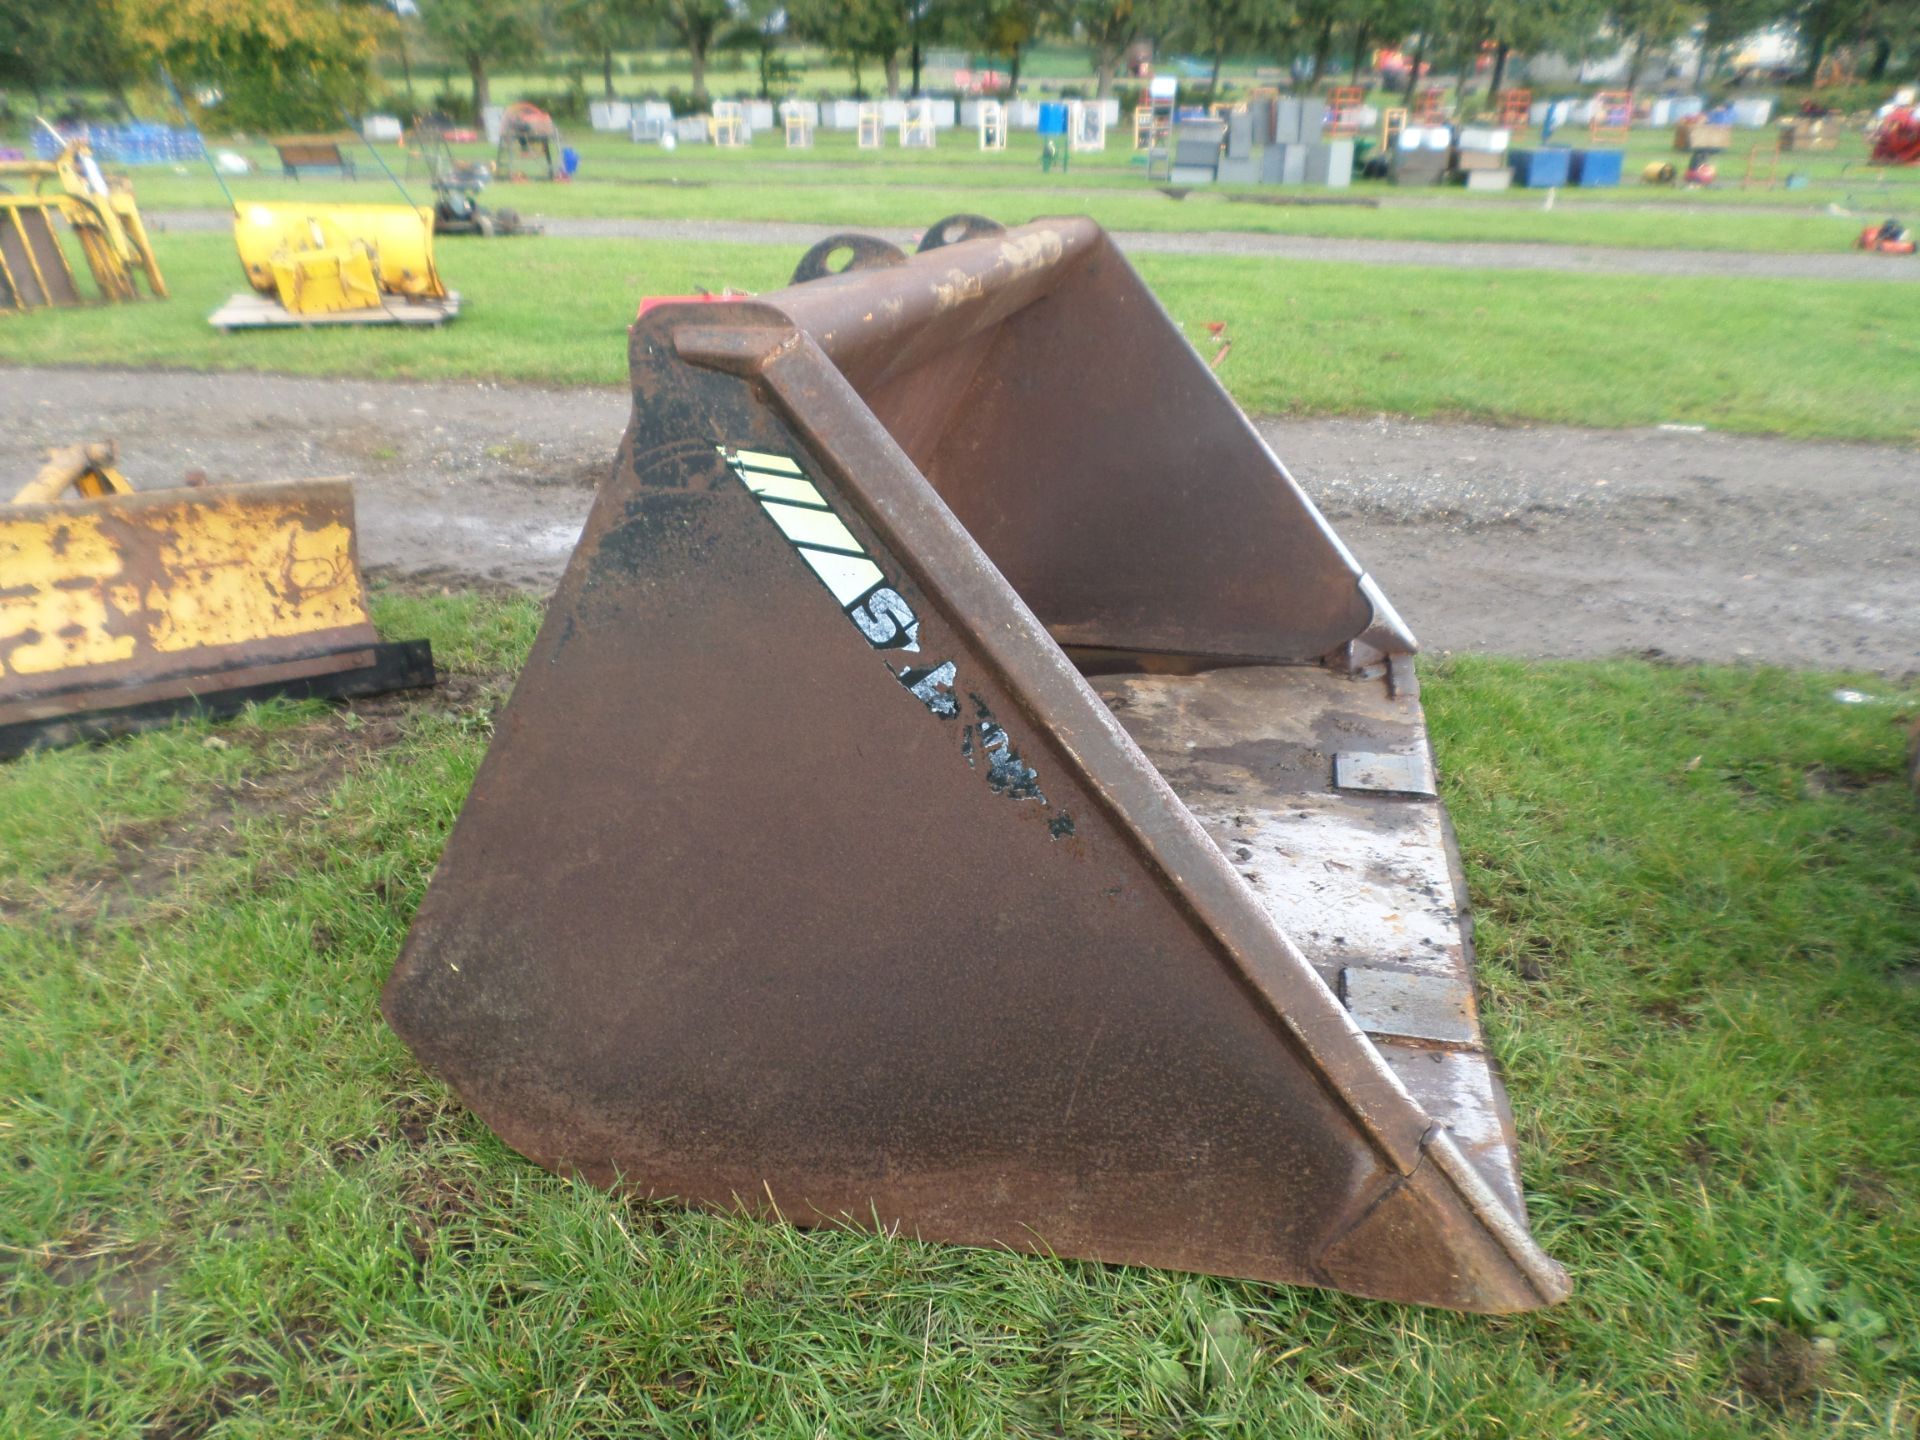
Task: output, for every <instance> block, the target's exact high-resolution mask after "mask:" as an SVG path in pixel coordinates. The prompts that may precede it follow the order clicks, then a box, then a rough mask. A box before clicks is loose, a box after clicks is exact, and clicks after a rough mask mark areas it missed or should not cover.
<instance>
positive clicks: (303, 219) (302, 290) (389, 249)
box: [233, 201, 447, 315]
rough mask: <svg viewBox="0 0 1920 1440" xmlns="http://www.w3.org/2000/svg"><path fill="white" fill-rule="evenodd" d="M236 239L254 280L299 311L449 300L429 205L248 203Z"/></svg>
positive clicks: (236, 224)
mask: <svg viewBox="0 0 1920 1440" xmlns="http://www.w3.org/2000/svg"><path fill="white" fill-rule="evenodd" d="M233 238H234V244H235V246H236V247H237V248H238V250H239V252H240V264H241V266H242V267H243V268H244V269H245V270H246V272H247V283H248V284H249V285H251V286H253V288H254V289H255V290H257V291H259V292H260V293H261V294H262V295H272V296H275V297H276V298H278V300H279V301H280V303H281V304H282V305H283V306H285V307H286V308H287V310H288V311H289V312H291V313H292V314H295V315H311V314H326V313H330V312H335V311H341V310H359V309H373V308H377V307H378V306H379V305H380V304H381V299H382V297H383V296H388V295H392V296H399V297H403V298H406V299H411V300H439V299H445V298H446V294H447V290H446V287H445V286H444V285H442V284H441V283H440V275H439V272H438V271H437V270H435V269H434V264H433V211H432V210H431V209H428V208H425V207H415V206H411V205H325V204H304V203H300V202H297V201H289V202H281V203H275V204H264V203H250V202H249V203H242V204H239V205H236V206H235V207H234V212H233Z"/></svg>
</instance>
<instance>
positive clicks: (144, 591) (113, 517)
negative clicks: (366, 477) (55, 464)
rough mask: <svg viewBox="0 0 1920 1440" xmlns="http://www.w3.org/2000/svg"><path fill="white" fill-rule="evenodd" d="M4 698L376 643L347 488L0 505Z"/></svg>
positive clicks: (325, 484) (339, 483)
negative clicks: (355, 543)
mask: <svg viewBox="0 0 1920 1440" xmlns="http://www.w3.org/2000/svg"><path fill="white" fill-rule="evenodd" d="M0 576H4V577H5V583H4V584H3V585H0V701H5V700H9V699H17V698H23V697H26V696H29V695H32V694H36V693H41V692H44V691H46V690H49V689H55V688H65V687H68V686H71V685H73V684H76V683H81V682H87V683H96V682H97V683H100V684H132V683H137V682H139V681H141V680H148V679H158V678H164V677H166V676H169V675H172V674H177V673H182V672H184V671H187V670H195V671H201V670H206V669H208V668H210V667H217V666H223V665H232V664H246V663H265V662H272V661H279V660H290V659H297V658H301V657H304V656H307V655H312V654H317V653H320V652H322V651H327V650H334V649H338V648H339V647H341V646H343V645H353V644H365V643H371V642H372V641H373V640H374V638H375V636H374V630H373V624H372V620H371V618H370V616H369V615H368V612H367V600H366V592H365V588H364V586H363V585H362V582H361V579H360V572H359V566H358V563H357V558H356V555H355V549H354V531H353V492H352V489H351V487H350V486H349V485H348V484H347V482H345V481H343V480H321V481H274V482H267V483H261V484H250V485H231V486H219V487H212V488H206V489H177V490H160V491H149V492H146V493H142V494H136V495H119V496H105V497H101V498H98V499H85V500H81V499H74V500H64V501H56V502H51V503H46V504H36V505H23V506H13V507H0Z"/></svg>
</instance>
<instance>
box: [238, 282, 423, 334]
mask: <svg viewBox="0 0 1920 1440" xmlns="http://www.w3.org/2000/svg"><path fill="white" fill-rule="evenodd" d="M459 313H460V292H459V291H457V290H455V291H451V292H449V293H448V295H447V298H446V299H444V300H402V299H398V298H390V299H388V300H387V301H386V302H385V303H384V304H383V305H382V306H381V307H380V308H379V309H376V310H334V311H330V312H328V313H326V314H322V315H296V314H294V313H293V312H292V311H291V310H289V309H287V307H286V306H284V305H282V304H281V303H280V302H279V301H278V300H275V299H273V298H272V297H271V296H267V295H261V294H258V293H256V292H254V291H252V290H248V291H244V292H243V293H241V294H239V295H235V296H233V297H232V298H231V299H229V300H228V301H227V303H226V304H224V305H222V306H221V307H220V308H219V309H218V310H216V311H214V312H213V314H211V315H209V316H208V317H207V323H208V324H209V325H211V326H213V328H214V329H216V330H219V331H222V332H229V333H230V332H232V331H234V330H269V329H280V328H284V327H287V326H293V327H296V328H299V329H309V328H312V327H315V326H320V325H421V326H428V327H432V326H435V325H444V324H446V323H447V321H449V320H451V319H453V317H454V316H456V315H458V314H459Z"/></svg>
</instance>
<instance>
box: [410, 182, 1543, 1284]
mask: <svg viewBox="0 0 1920 1440" xmlns="http://www.w3.org/2000/svg"><path fill="white" fill-rule="evenodd" d="M847 254H850V255H851V256H852V257H853V258H852V260H851V261H850V262H849V263H848V265H847V267H846V268H845V269H844V270H842V271H841V272H839V273H834V270H833V261H834V259H835V257H836V255H847ZM801 276H802V279H803V283H798V284H795V285H793V286H792V287H791V288H789V289H786V290H782V291H780V292H778V293H776V294H771V295H764V296H761V297H759V298H757V299H739V300H733V301H726V302H722V303H686V302H667V303H662V304H657V305H650V306H648V307H647V308H645V309H644V310H643V311H642V314H641V317H640V319H639V320H638V321H637V322H636V323H635V325H634V326H633V329H632V336H631V362H632V375H633V396H634V405H633V415H632V420H631V422H630V424H629V427H628V430H627V433H626V437H625V439H624V441H623V442H622V444H621V447H620V451H619V454H618V456H617V458H616V460H615V461H614V465H613V469H612V473H611V474H610V475H609V477H608V478H607V480H606V482H605V483H604V484H603V485H602V487H601V489H600V491H599V494H598V496H597V498H596V500H595V502H594V506H593V510H592V513H591V516H590V518H589V520H588V522H587V525H586V528H585V531H584V533H583V535H582V537H581V540H580V544H579V547H578V549H577V550H576V551H575V553H574V555H573V558H572V561H571V563H570V564H569V566H568V569H567V572H566V575H565V578H564V579H563V580H562V582H561V584H560V587H559V590H558V593H557V594H556V595H555V597H554V599H553V602H552V605H551V607H550V609H549V611H548V614H547V617H546V621H545V624H544V626H543V628H542V630H541V633H540V636H539V638H538V640H537V642H536V643H535V645H534V647H533V651H532V653H531V656H530V658H529V660H528V662H527V665H526V669H525V670H524V672H523V673H522V675H521V678H520V681H519V684H518V686H517V688H516V689H515V692H514V694H513V697H512V699H511V701H510V703H509V704H508V705H507V707H506V710H505V712H504V713H503V714H502V715H501V717H500V719H499V721H498V724H497V727H496V730H495V735H494V739H493V743H492V746H491V749H490V751H489V753H488V755H487V757H486V760H485V762H484V764H483V766H482V767H481V770H480V772H479V774H478V776H477V778H476V780H475V783H474V785H473V789H472V792H471V794H470V795H469V796H468V799H467V802H466V805H465V808H464V810H463V812H462V813H461V816H460V818H459V821H458V823H457V825H456V826H455V828H454V831H453V834H452V836H451V838H450V840H449V841H448V844H447V847H446V851H445V854H444V856H443V857H442V859H441V862H440V867H439V870H438V873H437V874H436V875H435V877H434V879H433V882H432V885H431V887H430V889H429V891H428V893H427V895H426V897H425V899H424V901H423V902H422V904H421V907H420V910H419V913H418V915H417V917H416V919H415V921H414V924H413V929H412V932H411V934H410V935H409V937H408V939H407V943H406V945H405V948H404V950H403V951H402V953H401V956H400V958H399V961H398V963H397V964H396V966H395V968H394V971H393V974H392V976H391V977H390V979H389V981H388V984H387V988H386V992H385V996H384V1002H383V1003H384V1009H385V1012H386V1015H387V1018H388V1020H389V1021H390V1022H391V1024H392V1025H393V1027H394V1028H395V1030H397V1031H398V1032H399V1034H400V1036H401V1037H402V1038H403V1039H404V1040H405V1041H406V1042H407V1044H408V1045H409V1046H411V1047H412V1049H413V1051H414V1052H415V1054H416V1055H417V1056H418V1057H419V1058H420V1059H421V1060H422V1061H424V1062H425V1063H426V1064H427V1065H428V1066H429V1067H431V1068H432V1069H433V1070H434V1071H436V1072H437V1073H438V1074H440V1075H441V1076H443V1077H444V1078H445V1079H446V1080H448V1081H449V1082H450V1083H451V1084H452V1085H453V1087H454V1088H455V1089H456V1090H457V1091H458V1092H459V1094H460V1095H461V1096H462V1097H463V1098H464V1099H465V1100H466V1102H467V1103H468V1104H470V1105H471V1106H472V1107H473V1109H474V1110H475V1111H476V1112H478V1114H479V1115H480V1116H481V1117H482V1118H483V1119H485V1120H486V1121H487V1123H488V1124H490V1125H491V1126H492V1127H493V1128H494V1129H495V1130H496V1131H497V1132H498V1133H499V1134H500V1135H501V1136H502V1137H503V1138H504V1139H505V1140H506V1141H507V1142H508V1143H509V1144H511V1145H512V1146H514V1147H515V1148H516V1149H518V1150H520V1151H521V1152H522V1153H524V1154H525V1155H527V1156H529V1157H531V1158H532V1159H534V1160H535V1161H537V1162H539V1163H540V1164H543V1165H546V1166H549V1167H551V1168H553V1169H555V1170H558V1171H562V1172H565V1173H570V1174H577V1175H581V1176H585V1177H587V1178H589V1179H591V1180H593V1181H595V1182H598V1183H603V1184H614V1183H618V1184H623V1185H626V1186H630V1187H633V1188H635V1189H637V1190H640V1191H642V1192H646V1193H650V1194H653V1195H656V1196H660V1197H677V1198H678V1199H681V1200H683V1201H687V1202H693V1203H698V1204H703V1205H709V1206H719V1207H726V1206H735V1205H738V1206H744V1207H748V1208H751V1209H754V1210H756V1211H761V1212H764V1213H767V1214H769V1215H772V1214H776V1213H777V1214H778V1215H780V1216H783V1217H785V1218H786V1219H787V1220H789V1221H798V1222H801V1223H807V1224H850V1225H855V1226H868V1225H875V1224H878V1225H882V1226H887V1227H898V1228H900V1229H901V1230H902V1231H904V1232H906V1233H910V1234H915V1235H918V1236H921V1237H923V1238H926V1239H933V1240H945V1241H956V1242H962V1243H967V1244H974V1245H989V1246H1010V1247H1013V1248H1015V1249H1020V1250H1031V1251H1040V1252H1050V1253H1053V1254H1058V1255H1063V1256H1076V1257H1086V1258H1092V1259H1097V1260H1104V1261H1117V1262H1129V1263H1140V1264H1148V1265H1156V1266H1165V1267H1170V1268H1174V1269H1180V1270H1192V1271H1206V1272H1214V1273H1219V1274H1225V1275H1235V1276H1244V1277H1251V1278H1254V1279H1259V1280H1267V1281H1284V1282H1291V1283H1302V1284H1312V1285H1322V1286H1330V1287H1333V1288H1337V1289H1342V1290H1348V1291H1353V1292H1356V1293H1359V1294H1363V1295H1370V1296H1379V1297H1384V1298H1388V1299H1394V1300H1403V1301H1412V1302H1417V1303H1421V1304H1427V1305H1438V1306H1447V1307H1452V1308H1457V1309H1462V1310H1476V1311H1491V1312H1501V1311H1517V1310H1526V1309H1529V1308H1532V1307H1535V1306H1539V1305H1543V1304H1548V1303H1551V1302H1553V1301H1556V1300H1558V1299H1560V1298H1561V1297H1562V1296H1563V1295H1565V1294H1566V1290H1567V1284H1566V1279H1565V1276H1564V1275H1563V1273H1562V1272H1561V1270H1560V1268H1559V1267H1558V1266H1557V1265H1555V1264H1554V1262H1553V1261H1552V1260H1550V1259H1549V1258H1547V1256H1546V1255H1545V1254H1544V1253H1543V1252H1542V1251H1541V1250H1540V1248H1539V1247H1538V1246H1537V1245H1536V1244H1535V1242H1534V1241H1533V1239H1532V1238H1531V1236H1530V1234H1529V1232H1528V1228H1527V1220H1526V1211H1525V1208H1524V1204H1523V1201H1522V1198H1521V1192H1520V1185H1519V1177H1518V1173H1517V1170H1516V1165H1515V1154H1514V1151H1515V1145H1514V1135H1513V1127H1512V1122H1511V1120H1510V1118H1509V1113H1508V1110H1507V1108H1506V1103H1505V1100H1504V1098H1503V1096H1502V1092H1501V1089H1500V1085H1499V1081H1498V1079H1497V1077H1496V1075H1495V1072H1494V1068H1493V1065H1492V1063H1491V1061H1490V1060H1489V1057H1488V1055H1487V1052H1486V1049H1485V1045H1484V1042H1483V1040H1482V1036H1481V1032H1480V1026H1479V1022H1478V1017H1477V1014H1476V1011H1475V1005H1474V995H1473V989H1472V984H1471V979H1470V975H1469V958H1470V957H1469V946H1468V941H1467V936H1466V913H1465V902H1464V899H1463V897H1462V894H1461V889H1460V883H1459V875H1458V870H1457V867H1456V865H1455V863H1454V858H1453V854H1452V850H1451V847H1450V843H1449V838H1448V830H1447V825H1446V820H1445V817H1444V814H1443V813H1442V810H1441V807H1440V804H1439V801H1438V799H1437V798H1436V796H1435V793H1434V781H1433V768H1432V762H1431V757H1430V754H1429V750H1428V746H1427V740H1426V734H1425V729H1424V725H1423V721H1422V717H1421V711H1420V705H1419V700H1418V695H1417V687H1416V684H1415V679H1414V673H1413V667H1412V661H1411V651H1412V649H1413V642H1412V639H1411V638H1410V637H1409V636H1408V634H1407V632H1406V630H1405V628H1404V627H1403V626H1402V625H1401V623H1400V622H1399V620H1398V619H1397V617H1395V615H1394V614H1393V612H1392V610H1391V608H1390V607H1389V606H1388V605H1387V604H1386V601H1385V600H1384V598H1383V597H1382V596H1381V595H1380V593H1379V591H1378V589H1377V587H1375V586H1374V585H1373V583H1372V582H1371V581H1369V580H1368V579H1367V577H1366V575H1365V574H1364V573H1363V572H1362V571H1361V569H1360V568H1359V566H1358V565H1357V564H1356V563H1355V561H1354V559H1353V557H1352V556H1351V555H1350V554H1349V553H1348V552H1347V551H1346V549H1345V548H1344V547H1343V546H1342V545H1341V543H1340V541H1339V540H1338V538H1337V537H1336V536H1335V535H1334V534H1333V532H1332V531H1331V529H1329V528H1328V526H1327V524H1326V522H1325V521H1324V520H1323V519H1322V518H1321V516H1320V515H1319V514H1318V513H1317V512H1316V511H1315V509H1314V507H1313V505H1312V504H1311V503H1310V502H1309V501H1308V500H1307V498H1306V497H1305V495H1304V494H1303V493H1302V492H1301V490H1300V489H1299V487H1298V486H1297V485H1296V484H1295V483H1294V481H1293V480H1292V479H1291V478H1290V477H1289V476H1288V474H1287V472H1286V471H1285V470H1284V469H1283V468H1282V467H1281V465H1280V464H1279V462H1278V461H1276V460H1275V459H1274V457H1273V455H1272V454H1271V453H1270V452H1269V451H1268V449H1267V448H1266V446H1265V445H1264V444H1263V443H1262V442H1261V440H1260V438H1259V436H1258V434H1257V433H1256V432H1255V430H1254V429H1253V427H1252V426H1251V425H1250V424H1249V423H1248V422H1247V420H1246V419H1245V417H1244V416H1242V415H1241V413H1240V412H1239V410H1238V409H1237V408H1236V407H1235V406H1234V404H1233V401H1232V400H1231V399H1230V398H1229V397H1228V396H1227V394H1226V392H1225V391H1224V390H1222V389H1221V388H1220V386H1219V384H1218V383H1217V382H1216V380H1215V378H1214V376H1213V374H1212V373H1211V371H1210V370H1209V368H1208V365H1207V362H1206V361H1205V360H1204V359H1203V358H1202V357H1200V356H1199V355H1198V354H1196V353H1195V351H1194V350H1193V348H1192V347H1191V346H1190V345H1189V344H1188V343H1187V341H1186V340H1185V339H1183V338H1182V336H1181V334H1180V332H1179V331H1178V330H1177V329H1176V328H1175V326H1174V325H1173V324H1172V323H1171V322H1170V321H1169V319H1168V317H1167V315H1166V314H1165V312H1164V311H1163V310H1162V309H1161V308H1160V306H1159V305H1158V303H1156V301H1155V299H1154V297H1153V295H1152V294H1151V293H1150V292H1149V291H1148V290H1147V288H1146V287H1145V286H1144V285H1143V284H1142V283H1141V281H1140V280H1139V278H1138V277H1137V276H1136V275H1135V274H1134V272H1133V270H1132V269H1131V268H1130V267H1129V265H1128V264H1127V262H1126V260H1125V259H1124V258H1123V257H1122V255H1121V254H1120V252H1119V250H1118V249H1117V248H1116V247H1115V246H1114V244H1113V243H1112V241H1111V240H1110V239H1109V238H1108V237H1107V236H1106V235H1105V234H1104V233H1103V232H1102V231H1101V230H1100V228H1099V227H1098V226H1096V225H1094V224H1093V223H1092V222H1091V221H1087V220H1079V219H1071V220H1055V221H1045V222H1038V223H1035V224H1032V225H1028V226H1024V227H1022V228H1020V229H1016V230H1011V231H1004V232H1003V231H1001V230H1000V229H999V227H997V226H994V225H991V224H990V223H988V222H985V221H980V220H978V219H972V218H967V217H960V218H957V219H955V220H954V221H951V222H946V223H943V224H942V225H939V226H936V227H935V228H934V230H932V231H930V232H929V234H928V239H927V241H926V242H925V243H924V244H923V246H922V253H920V254H917V255H915V256H913V257H911V258H908V257H905V256H902V255H901V254H900V253H899V252H897V251H894V250H893V249H892V248H891V247H889V246H886V245H884V244H883V243H881V242H877V241H869V240H841V241H834V242H828V243H827V244H826V245H825V246H823V247H821V251H820V253H817V254H815V255H812V256H809V258H808V259H807V260H806V261H805V262H803V264H802V269H801ZM806 277H815V278H806Z"/></svg>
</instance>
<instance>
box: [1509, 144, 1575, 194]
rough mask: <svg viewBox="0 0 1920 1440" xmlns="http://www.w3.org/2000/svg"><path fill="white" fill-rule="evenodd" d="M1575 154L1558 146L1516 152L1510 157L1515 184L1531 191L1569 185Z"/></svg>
mask: <svg viewBox="0 0 1920 1440" xmlns="http://www.w3.org/2000/svg"><path fill="white" fill-rule="evenodd" d="M1572 159H1573V152H1572V151H1571V150H1562V149H1561V148H1559V147H1558V146H1549V147H1548V148H1546V149H1544V150H1515V151H1514V152H1513V153H1512V155H1511V156H1510V157H1509V160H1510V163H1511V164H1512V166H1513V183H1514V184H1516V185H1519V186H1521V187H1523V188H1525V189H1529V190H1544V189H1546V188H1547V186H1549V185H1564V184H1566V183H1567V174H1568V170H1569V168H1570V166H1571V164H1572Z"/></svg>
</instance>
